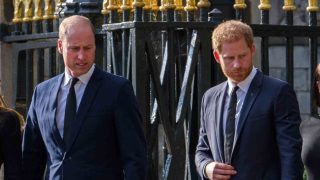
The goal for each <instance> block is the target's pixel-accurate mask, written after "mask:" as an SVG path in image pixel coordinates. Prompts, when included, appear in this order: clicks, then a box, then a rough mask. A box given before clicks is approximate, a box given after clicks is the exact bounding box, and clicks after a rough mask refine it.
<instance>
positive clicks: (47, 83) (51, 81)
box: [37, 74, 63, 88]
mask: <svg viewBox="0 0 320 180" xmlns="http://www.w3.org/2000/svg"><path fill="white" fill-rule="evenodd" d="M61 76H63V74H59V75H56V76H54V77H52V78H50V79H47V80H45V81H43V82H41V83H39V84H38V85H37V88H47V87H48V86H50V85H53V84H54V83H57V82H58V81H59V79H60V78H61Z"/></svg>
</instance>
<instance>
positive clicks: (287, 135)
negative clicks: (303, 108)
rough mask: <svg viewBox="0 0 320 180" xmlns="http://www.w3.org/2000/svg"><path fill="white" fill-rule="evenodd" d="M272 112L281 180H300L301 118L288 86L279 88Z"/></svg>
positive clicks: (301, 175) (301, 177)
mask: <svg viewBox="0 0 320 180" xmlns="http://www.w3.org/2000/svg"><path fill="white" fill-rule="evenodd" d="M274 112H275V126H276V127H275V128H276V132H277V142H278V147H279V155H280V159H281V179H291V180H302V179H303V164H302V161H301V148H302V139H301V135H300V132H299V126H300V123H301V118H300V112H299V105H298V101H297V97H296V94H295V92H294V90H293V89H292V87H291V86H290V85H288V84H286V85H284V86H282V87H281V89H280V92H279V94H278V96H277V97H276V104H275V107H274Z"/></svg>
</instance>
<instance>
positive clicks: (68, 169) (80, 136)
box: [23, 15, 147, 180]
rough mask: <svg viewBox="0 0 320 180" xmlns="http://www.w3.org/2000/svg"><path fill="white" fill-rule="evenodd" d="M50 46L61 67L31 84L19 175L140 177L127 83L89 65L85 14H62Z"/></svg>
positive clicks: (139, 133) (90, 38) (137, 128)
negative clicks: (55, 40)
mask: <svg viewBox="0 0 320 180" xmlns="http://www.w3.org/2000/svg"><path fill="white" fill-rule="evenodd" d="M57 48H58V51H59V52H60V53H61V54H62V56H63V59H64V64H65V72H64V73H63V74H60V75H58V76H56V77H54V78H52V79H49V80H47V81H45V82H43V83H41V84H39V85H38V86H37V87H36V89H35V91H34V94H33V98H32V102H31V105H30V109H29V112H28V116H27V122H26V126H25V132H24V136H23V172H24V177H23V179H24V180H40V179H42V178H43V176H45V177H46V179H49V180H73V179H75V180H90V179H92V180H106V179H110V180H111V179H112V180H120V179H126V180H143V179H144V178H145V173H146V165H147V153H146V142H145V137H144V133H143V129H142V126H141V125H142V122H141V120H142V119H141V114H140V113H139V110H138V105H137V102H136V98H135V96H134V92H133V89H132V85H131V83H130V82H129V81H128V80H126V79H124V78H122V77H119V76H115V75H112V74H109V73H106V72H103V71H102V70H100V69H99V68H98V67H96V66H95V64H94V59H95V50H96V45H95V38H94V29H93V26H92V24H91V22H90V20H89V19H87V18H85V17H83V16H77V15H76V16H71V17H68V18H65V19H64V20H63V21H62V23H61V25H60V27H59V39H58V44H57ZM45 170H46V173H45V175H44V171H45Z"/></svg>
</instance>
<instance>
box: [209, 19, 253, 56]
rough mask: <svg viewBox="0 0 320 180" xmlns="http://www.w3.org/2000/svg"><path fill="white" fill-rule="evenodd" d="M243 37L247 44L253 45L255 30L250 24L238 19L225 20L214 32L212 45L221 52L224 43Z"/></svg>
mask: <svg viewBox="0 0 320 180" xmlns="http://www.w3.org/2000/svg"><path fill="white" fill-rule="evenodd" d="M243 37H244V39H245V41H246V43H247V45H248V46H249V47H251V46H252V45H253V32H252V29H251V27H250V26H249V25H247V24H245V23H243V22H241V21H238V20H229V21H225V22H223V23H221V24H219V25H218V26H217V27H216V28H215V29H214V31H213V32H212V37H211V38H212V47H213V49H214V50H215V51H217V52H218V53H220V52H221V50H222V44H223V43H225V42H234V41H237V40H239V39H241V38H243Z"/></svg>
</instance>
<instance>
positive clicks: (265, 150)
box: [196, 71, 303, 180]
mask: <svg viewBox="0 0 320 180" xmlns="http://www.w3.org/2000/svg"><path fill="white" fill-rule="evenodd" d="M226 86H227V82H224V83H222V84H219V85H217V86H215V87H213V88H211V89H209V90H208V91H207V92H206V93H205V94H204V96H203V100H202V106H201V127H200V132H199V141H198V146H197V150H196V165H197V170H198V172H199V174H201V175H202V178H203V179H204V176H203V172H204V168H205V165H206V164H207V163H209V162H211V161H217V162H224V155H223V143H222V141H223V132H222V128H221V127H222V126H221V123H222V113H223V104H224V103H223V101H224V97H225V93H226V89H227V88H226ZM300 121H301V119H300V114H299V107H298V102H297V99H296V95H295V92H294V91H293V89H292V87H291V86H289V85H288V84H287V83H286V82H283V81H281V80H277V79H274V78H271V77H268V76H264V75H263V74H262V73H261V72H260V71H257V73H256V75H255V77H254V79H253V80H252V83H251V85H250V88H249V89H248V92H247V95H246V97H245V100H244V103H243V107H242V110H241V113H240V118H239V123H238V131H237V132H236V133H235V146H234V149H233V151H232V155H231V165H232V166H234V168H235V170H236V171H237V174H236V175H235V176H233V177H232V179H239V180H243V179H250V180H254V179H257V180H261V179H266V180H277V179H286V180H294V179H297V180H298V179H302V172H303V166H302V163H301V158H300V152H301V143H302V141H301V137H300V133H299V124H300Z"/></svg>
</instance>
